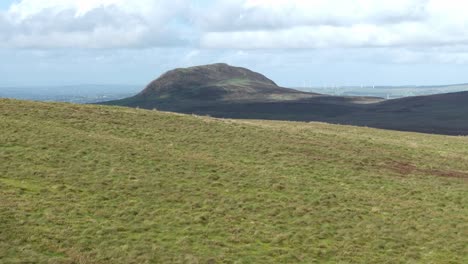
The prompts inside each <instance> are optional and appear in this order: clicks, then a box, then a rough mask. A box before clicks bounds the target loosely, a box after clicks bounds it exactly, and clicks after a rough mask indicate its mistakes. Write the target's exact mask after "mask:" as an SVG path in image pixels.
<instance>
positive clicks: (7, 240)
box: [0, 99, 468, 263]
mask: <svg viewBox="0 0 468 264" xmlns="http://www.w3.org/2000/svg"><path fill="white" fill-rule="evenodd" d="M0 129H1V131H0V132H1V133H0V198H1V199H0V262H1V263H20V262H21V263H29V262H31V263H170V262H173V263H314V262H320V263H337V262H339V263H363V262H367V263H467V262H468V248H467V245H468V231H467V230H468V225H467V223H468V209H467V205H468V185H467V184H468V181H467V179H468V138H466V137H445V136H433V135H422V134H416V133H403V132H391V131H384V130H376V129H368V128H357V127H347V126H335V125H327V124H321V123H292V122H273V121H243V120H237V121H233V120H217V119H211V118H206V117H196V116H185V115H177V114H169V113H162V112H157V111H147V110H138V109H130V108H119V107H106V106H83V105H72V104H59V103H33V102H26V101H14V100H1V99H0Z"/></svg>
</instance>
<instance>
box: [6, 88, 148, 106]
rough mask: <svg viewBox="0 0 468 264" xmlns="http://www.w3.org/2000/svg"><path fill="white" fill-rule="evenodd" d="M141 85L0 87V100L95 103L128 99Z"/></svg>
mask: <svg viewBox="0 0 468 264" xmlns="http://www.w3.org/2000/svg"><path fill="white" fill-rule="evenodd" d="M141 87H142V86H141V85H112V84H106V85H98V84H81V85H63V86H54V85H51V86H0V98H15V99H23V100H34V101H45V102H68V103H77V104H87V103H97V102H102V101H107V100H117V99H122V98H125V97H129V96H132V95H134V94H135V93H137V92H138V91H139V90H141Z"/></svg>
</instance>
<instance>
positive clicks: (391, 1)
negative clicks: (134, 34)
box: [200, 0, 468, 48]
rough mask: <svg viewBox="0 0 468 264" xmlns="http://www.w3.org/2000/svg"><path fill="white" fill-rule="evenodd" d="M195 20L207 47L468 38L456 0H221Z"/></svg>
mask: <svg viewBox="0 0 468 264" xmlns="http://www.w3.org/2000/svg"><path fill="white" fill-rule="evenodd" d="M214 9H215V10H211V11H208V12H207V14H212V15H208V17H206V18H202V19H201V20H200V25H201V27H203V28H204V29H205V31H204V34H203V36H202V38H201V44H202V46H203V47H208V48H222V47H224V48H233V47H238V48H239V47H241V48H327V47H328V48H329V47H345V48H347V47H353V48H354V47H392V46H394V47H400V46H408V47H414V46H423V47H424V46H440V45H444V46H450V45H455V44H456V45H467V44H468V16H466V14H465V11H466V10H468V2H466V1H460V0H354V1H349V0H296V1H285V0H278V1H267V0H243V1H240V0H238V1H224V2H223V4H219V5H217V6H215V7H214Z"/></svg>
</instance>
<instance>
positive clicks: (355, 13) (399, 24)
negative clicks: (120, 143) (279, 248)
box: [0, 0, 468, 87]
mask: <svg viewBox="0 0 468 264" xmlns="http://www.w3.org/2000/svg"><path fill="white" fill-rule="evenodd" d="M466 10H468V1H464V0H276V1H274V0H269V1H268V0H216V1H215V0H138V1H135V0H47V1H44V0H16V1H12V0H0V77H1V78H0V86H23V85H28V86H31V85H41V86H44V85H70V84H142V85H143V84H146V83H148V82H150V81H151V80H153V79H155V78H157V77H158V76H159V75H160V74H162V73H164V72H165V71H167V70H170V69H173V68H177V67H187V66H194V65H202V64H210V63H217V62H225V63H229V64H231V65H235V66H242V67H247V68H250V69H252V70H255V71H259V72H261V73H263V74H265V75H266V76H267V77H269V78H271V79H273V80H274V81H276V82H277V83H279V84H280V85H283V86H289V87H302V86H345V85H407V84H412V85H430V84H453V83H468V74H466V73H467V72H468V16H466Z"/></svg>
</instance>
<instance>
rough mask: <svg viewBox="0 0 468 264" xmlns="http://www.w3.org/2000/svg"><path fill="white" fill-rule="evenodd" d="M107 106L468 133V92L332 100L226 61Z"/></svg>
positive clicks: (167, 78)
mask: <svg viewBox="0 0 468 264" xmlns="http://www.w3.org/2000/svg"><path fill="white" fill-rule="evenodd" d="M101 104H107V105H120V106H129V107H141V108H147V109H153V108H157V109H159V110H165V111H174V112H180V113H193V114H198V115H210V116H214V117H222V118H241V119H269V120H289V121H322V122H329V123H336V124H349V125H358V126H369V127H376V128H384V129H394V130H403V131H416V132H424V133H437V134H448V135H468V92H460V93H449V94H438V95H430V96H417V97H406V98H400V99H394V100H384V99H382V98H378V97H365V96H330V95H323V94H317V93H308V92H302V91H298V90H294V89H288V88H283V87H279V86H278V85H276V84H275V83H274V82H273V81H271V80H270V79H268V78H266V77H265V76H263V75H261V74H259V73H256V72H253V71H250V70H248V69H245V68H239V67H233V66H229V65H227V64H221V63H220V64H212V65H204V66H197V67H191V68H184V69H175V70H172V71H169V72H167V73H165V74H163V75H162V76H161V77H160V78H158V79H156V80H154V81H153V82H151V83H150V84H149V85H148V86H147V87H146V88H145V89H144V90H143V91H142V92H140V93H139V94H137V95H136V96H133V97H130V98H125V99H122V100H116V101H110V102H104V103H101Z"/></svg>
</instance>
